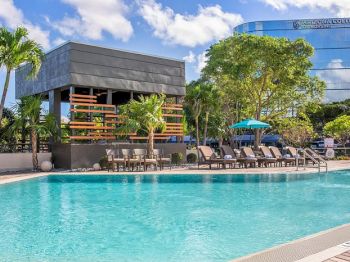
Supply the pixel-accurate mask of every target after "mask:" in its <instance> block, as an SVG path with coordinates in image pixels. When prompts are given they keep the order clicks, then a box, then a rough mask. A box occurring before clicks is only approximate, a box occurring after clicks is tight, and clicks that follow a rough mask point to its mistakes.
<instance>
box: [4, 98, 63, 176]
mask: <svg viewBox="0 0 350 262" xmlns="http://www.w3.org/2000/svg"><path fill="white" fill-rule="evenodd" d="M41 112H43V109H42V107H41V97H40V96H27V97H23V98H22V99H21V100H20V101H19V102H18V103H17V105H16V113H17V114H16V119H15V122H14V124H13V125H12V126H11V131H10V135H16V134H21V133H22V132H23V131H25V132H28V133H29V134H30V140H31V146H32V161H33V169H34V170H38V168H39V163H38V137H41V138H49V137H54V138H55V137H56V136H57V131H58V124H57V122H56V118H55V116H54V115H53V114H45V115H44V116H43V117H40V114H41Z"/></svg>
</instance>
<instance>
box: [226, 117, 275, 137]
mask: <svg viewBox="0 0 350 262" xmlns="http://www.w3.org/2000/svg"><path fill="white" fill-rule="evenodd" d="M269 127H271V126H270V125H269V124H268V123H264V122H261V121H258V120H255V119H252V118H250V119H245V120H243V121H241V122H238V123H236V124H233V125H232V126H230V128H235V129H238V128H241V129H263V128H269ZM250 137H251V136H250ZM250 142H251V139H250Z"/></svg>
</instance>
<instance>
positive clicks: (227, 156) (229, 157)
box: [224, 155, 233, 159]
mask: <svg viewBox="0 0 350 262" xmlns="http://www.w3.org/2000/svg"><path fill="white" fill-rule="evenodd" d="M232 158H233V157H232V155H224V159H232Z"/></svg>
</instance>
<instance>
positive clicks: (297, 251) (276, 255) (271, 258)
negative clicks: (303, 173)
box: [231, 224, 350, 262]
mask: <svg viewBox="0 0 350 262" xmlns="http://www.w3.org/2000/svg"><path fill="white" fill-rule="evenodd" d="M349 241H350V224H345V225H342V226H338V227H335V228H331V229H328V230H325V231H322V232H319V233H316V234H313V235H309V236H306V237H303V238H300V239H297V240H294V241H291V242H288V243H285V244H282V245H279V246H275V247H272V248H269V249H266V250H263V251H260V252H257V253H253V254H250V255H247V256H244V257H241V258H237V259H234V260H232V261H231V262H292V261H298V262H321V261H325V260H327V259H330V258H333V257H335V256H337V255H339V254H342V253H344V252H346V251H349V250H350V245H349V244H345V243H346V242H349ZM334 261H337V260H334Z"/></svg>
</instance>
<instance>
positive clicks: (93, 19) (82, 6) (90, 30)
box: [49, 0, 133, 41]
mask: <svg viewBox="0 0 350 262" xmlns="http://www.w3.org/2000/svg"><path fill="white" fill-rule="evenodd" d="M62 2H64V3H66V4H69V5H71V6H72V7H74V8H75V9H76V11H77V14H76V16H74V17H69V16H67V15H66V16H65V17H64V18H63V19H62V20H60V21H54V22H50V21H49V22H50V23H51V25H52V26H53V27H54V28H55V29H57V30H58V31H59V32H60V33H61V34H62V35H64V36H74V35H76V34H78V35H80V36H83V37H86V38H89V39H93V40H99V39H102V38H103V32H107V33H110V34H111V35H112V36H113V37H114V38H116V39H121V40H123V41H127V40H128V39H129V38H130V37H131V35H132V34H133V28H132V25H131V23H130V21H129V20H127V18H126V17H125V16H126V14H127V12H128V7H127V6H126V5H125V3H124V1H123V0H103V1H96V0H62Z"/></svg>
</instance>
